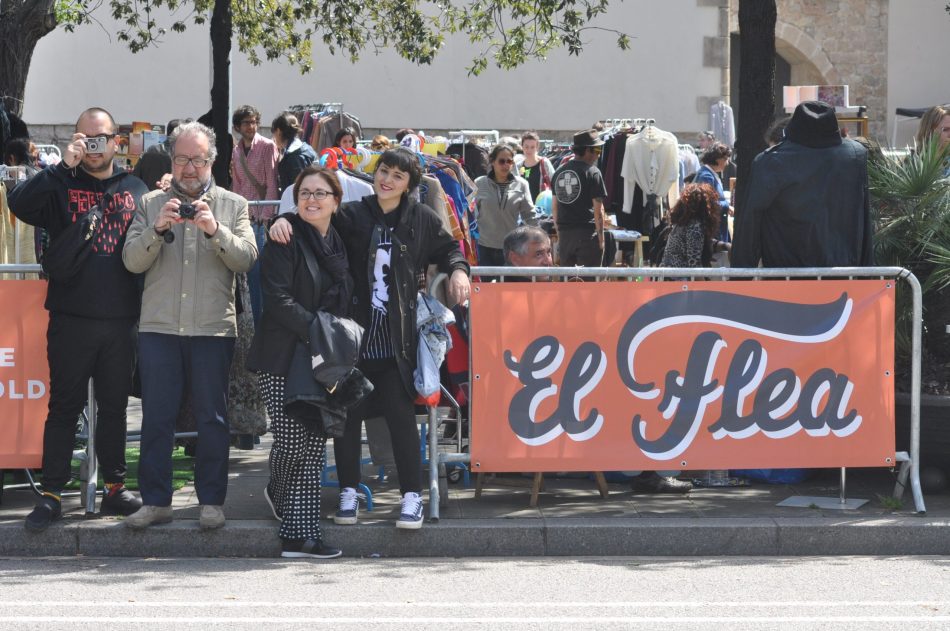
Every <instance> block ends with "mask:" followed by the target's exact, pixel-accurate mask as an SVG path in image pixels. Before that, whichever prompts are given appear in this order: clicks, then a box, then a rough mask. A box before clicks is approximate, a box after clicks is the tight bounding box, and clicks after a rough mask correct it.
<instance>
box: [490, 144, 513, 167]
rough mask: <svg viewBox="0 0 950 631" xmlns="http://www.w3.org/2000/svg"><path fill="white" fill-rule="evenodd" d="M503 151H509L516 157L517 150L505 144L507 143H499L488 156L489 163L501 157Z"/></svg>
mask: <svg viewBox="0 0 950 631" xmlns="http://www.w3.org/2000/svg"><path fill="white" fill-rule="evenodd" d="M502 151H507V152H508V153H510V154H511V155H512V156H513V155H515V150H514V149H512V148H511V145H508V144H505V143H503V142H502V143H499V144H497V145H495V146H494V147H492V148H491V152H490V153H489V154H488V161H489V162H494V161H495V159H496V158H497V157H498V156H499V155H501V152H502Z"/></svg>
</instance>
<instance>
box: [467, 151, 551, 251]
mask: <svg viewBox="0 0 950 631" xmlns="http://www.w3.org/2000/svg"><path fill="white" fill-rule="evenodd" d="M488 160H489V162H490V165H491V169H490V171H489V172H488V175H483V176H481V177H479V178H477V179H476V180H475V187H476V189H477V192H476V198H475V204H476V208H477V218H478V264H479V265H492V266H499V267H501V266H504V265H505V253H504V250H503V249H502V248H503V245H504V242H505V235H507V234H508V233H509V232H511V231H512V230H514V229H515V228H516V227H517V226H518V222H519V219H520V220H521V222H522V223H524V224H527V225H529V226H536V225H538V218H537V214H536V213H535V211H534V202H533V199H532V197H531V188H530V186H529V184H528V181H527V180H526V179H524V178H523V177H520V176H518V175H515V173H514V166H515V153H514V151H512V149H511V147H509V146H508V145H495V147H494V148H493V149H492V150H491V153H490V154H488Z"/></svg>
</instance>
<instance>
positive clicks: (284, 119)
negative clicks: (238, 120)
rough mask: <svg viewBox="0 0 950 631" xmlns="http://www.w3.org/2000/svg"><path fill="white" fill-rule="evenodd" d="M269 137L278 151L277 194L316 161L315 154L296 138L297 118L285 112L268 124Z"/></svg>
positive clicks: (308, 146) (297, 129)
mask: <svg viewBox="0 0 950 631" xmlns="http://www.w3.org/2000/svg"><path fill="white" fill-rule="evenodd" d="M270 130H271V137H272V138H273V139H274V144H276V145H277V148H278V149H279V150H280V153H281V155H280V162H278V163H277V182H278V186H279V189H280V190H279V192H280V193H283V192H284V189H286V188H287V187H288V186H290V185H291V184H293V183H294V181H295V180H296V179H297V175H298V174H299V173H300V172H301V171H303V170H304V169H305V168H306V167H308V166H310V165H311V164H313V163H314V162H315V161H316V159H317V152H316V151H314V150H313V147H311V146H310V145H308V144H307V143H305V142H304V141H303V140H301V139H300V138H298V137H297V136H298V135H299V134H300V132H301V131H302V130H301V129H300V124H299V123H298V122H297V117H296V116H294V115H293V114H287V113H286V112H285V113H283V114H281V115H279V116H278V117H277V118H275V119H274V121H273V122H272V123H271V124H270Z"/></svg>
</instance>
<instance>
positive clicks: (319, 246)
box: [295, 217, 353, 318]
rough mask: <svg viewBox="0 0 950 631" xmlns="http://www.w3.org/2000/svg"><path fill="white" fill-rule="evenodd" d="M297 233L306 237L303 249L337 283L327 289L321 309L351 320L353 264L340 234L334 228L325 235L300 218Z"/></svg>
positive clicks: (322, 299)
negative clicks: (349, 317) (351, 270)
mask: <svg viewBox="0 0 950 631" xmlns="http://www.w3.org/2000/svg"><path fill="white" fill-rule="evenodd" d="M298 219H299V221H298V222H297V223H298V226H297V227H296V228H295V230H297V231H298V232H297V234H299V235H300V236H301V238H302V244H303V247H306V248H309V249H310V250H311V251H312V252H313V253H314V254H315V255H316V257H317V262H318V263H319V264H320V268H321V269H323V270H324V271H326V272H327V273H328V274H329V275H330V278H332V279H333V284H332V285H330V286H329V287H324V288H323V292H322V294H321V296H320V308H321V309H322V310H324V311H327V312H329V313H332V314H333V315H335V316H337V317H341V318H345V317H348V316H349V315H350V314H349V310H350V300H351V298H352V297H353V277H352V276H351V275H350V263H349V261H348V260H347V258H346V248H345V247H344V246H343V239H342V238H341V237H340V233H338V232H337V231H336V228H334V227H333V226H332V225H331V226H330V228H329V230H327V235H326V236H323V235H321V234H320V231H318V230H317V229H316V228H314V227H313V226H311V225H310V224H308V223H307V222H306V221H304V220H303V219H300V218H299V217H298Z"/></svg>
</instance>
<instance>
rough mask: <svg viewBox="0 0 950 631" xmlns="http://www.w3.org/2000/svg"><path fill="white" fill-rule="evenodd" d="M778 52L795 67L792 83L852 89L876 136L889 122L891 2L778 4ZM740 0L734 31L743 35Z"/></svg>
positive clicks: (732, 11)
mask: <svg viewBox="0 0 950 631" xmlns="http://www.w3.org/2000/svg"><path fill="white" fill-rule="evenodd" d="M777 5H778V22H777V23H776V27H775V38H776V42H775V46H776V50H777V51H778V53H779V54H780V55H782V57H783V58H785V60H786V61H788V62H789V63H790V64H791V65H792V80H793V82H795V83H798V82H799V81H800V82H801V83H802V84H805V85H813V84H815V83H818V81H816V80H817V79H820V80H821V81H820V83H824V84H830V85H836V84H845V85H848V86H850V102H851V105H865V106H867V108H868V110H867V112H868V117H869V118H870V134H871V136H872V137H876V138H882V139H883V138H884V137H885V133H886V121H887V71H888V68H887V28H888V8H889V2H888V0H777ZM738 6H739V2H738V0H732V2H731V3H730V8H729V26H730V30H731V31H732V32H737V31H738V22H739V20H738V10H739V9H738Z"/></svg>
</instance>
